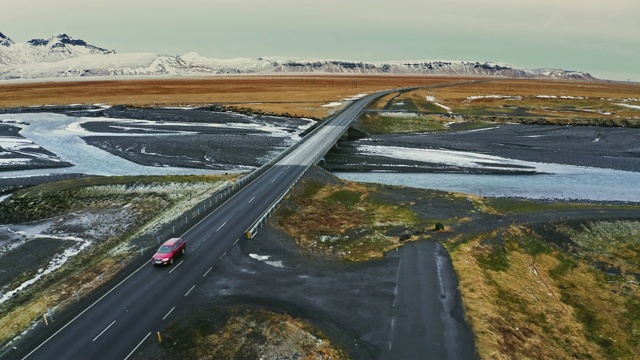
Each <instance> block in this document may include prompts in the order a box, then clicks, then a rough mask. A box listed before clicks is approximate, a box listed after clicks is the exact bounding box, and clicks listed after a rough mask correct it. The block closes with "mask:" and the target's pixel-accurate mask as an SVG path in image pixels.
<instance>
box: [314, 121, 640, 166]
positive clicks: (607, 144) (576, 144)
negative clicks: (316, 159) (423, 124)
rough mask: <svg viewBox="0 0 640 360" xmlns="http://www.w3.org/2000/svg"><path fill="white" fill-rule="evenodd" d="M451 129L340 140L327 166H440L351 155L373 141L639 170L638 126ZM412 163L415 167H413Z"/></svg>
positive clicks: (639, 145)
mask: <svg viewBox="0 0 640 360" xmlns="http://www.w3.org/2000/svg"><path fill="white" fill-rule="evenodd" d="M452 128H453V129H454V131H451V132H434V133H423V134H392V135H375V136H371V137H370V138H366V139H361V140H357V141H342V142H340V143H339V144H338V145H339V146H338V147H337V148H334V149H332V150H331V152H330V153H329V154H327V156H326V161H327V164H326V168H327V169H330V170H338V171H339V170H345V171H358V170H360V171H368V170H388V171H398V172H403V171H419V172H421V171H424V172H429V171H442V170H443V169H442V166H439V165H437V164H430V163H428V162H417V161H407V160H398V159H390V158H387V157H381V156H374V155H361V154H355V147H356V146H358V145H373V146H376V145H377V146H398V147H407V148H418V149H446V150H457V151H467V152H475V153H481V154H489V155H494V156H500V157H504V158H510V159H518V160H525V161H532V162H541V163H557V164H566V165H577V166H590V167H600V168H609V169H617V170H627V171H636V172H640V129H635V128H608V127H581V126H545V125H521V124H507V125H499V126H497V127H496V128H491V129H485V130H480V131H460V132H456V131H455V126H452ZM350 164H358V165H356V166H353V165H350ZM364 164H366V165H364ZM399 165H403V166H409V167H399ZM416 165H417V166H419V169H415V168H412V167H413V166H416ZM456 171H465V172H467V171H477V170H469V169H456Z"/></svg>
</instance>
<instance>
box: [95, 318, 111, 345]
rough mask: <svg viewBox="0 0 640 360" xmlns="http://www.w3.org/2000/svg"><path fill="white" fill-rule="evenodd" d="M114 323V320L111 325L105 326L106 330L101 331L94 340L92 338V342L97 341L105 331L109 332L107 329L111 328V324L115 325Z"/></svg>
mask: <svg viewBox="0 0 640 360" xmlns="http://www.w3.org/2000/svg"><path fill="white" fill-rule="evenodd" d="M115 323H116V321H115V320H113V322H112V323H111V324H109V326H107V328H106V329H104V330H102V332H101V333H100V334H98V336H96V337H95V338H93V341H96V340H98V338H99V337H100V336H102V334H104V333H105V332H106V331H107V330H109V328H110V327H111V326H113V324H115Z"/></svg>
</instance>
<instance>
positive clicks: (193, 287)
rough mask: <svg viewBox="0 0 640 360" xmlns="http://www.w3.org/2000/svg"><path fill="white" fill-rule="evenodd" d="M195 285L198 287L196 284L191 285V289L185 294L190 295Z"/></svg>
mask: <svg viewBox="0 0 640 360" xmlns="http://www.w3.org/2000/svg"><path fill="white" fill-rule="evenodd" d="M195 287H196V286H195V285H193V286H192V287H191V289H189V291H187V293H186V294H184V296H187V295H189V293H190V292H191V291H192V290H193V289H194V288H195Z"/></svg>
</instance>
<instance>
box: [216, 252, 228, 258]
mask: <svg viewBox="0 0 640 360" xmlns="http://www.w3.org/2000/svg"><path fill="white" fill-rule="evenodd" d="M225 255H227V252H226V251H225V252H224V254H222V256H220V259H218V260H222V258H223V257H224V256H225Z"/></svg>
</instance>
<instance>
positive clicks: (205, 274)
mask: <svg viewBox="0 0 640 360" xmlns="http://www.w3.org/2000/svg"><path fill="white" fill-rule="evenodd" d="M211 269H213V266H212V267H210V268H209V270H207V272H206V273H204V275H202V277H205V276H207V274H209V271H211Z"/></svg>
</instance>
